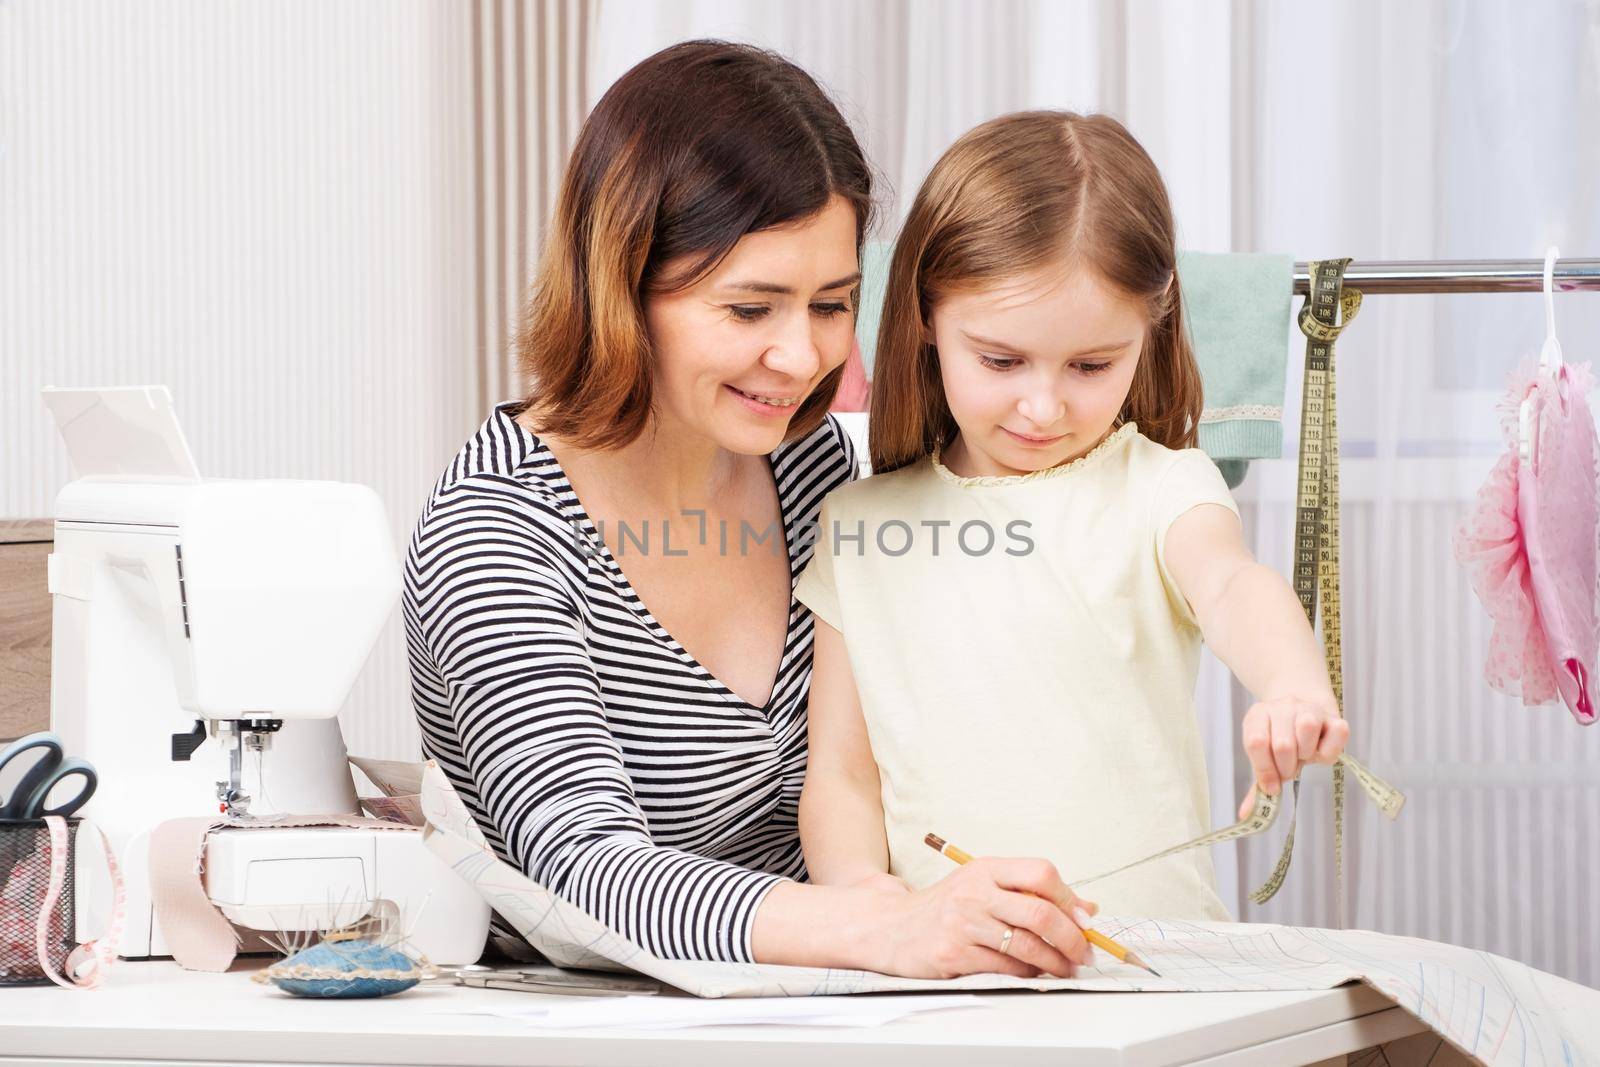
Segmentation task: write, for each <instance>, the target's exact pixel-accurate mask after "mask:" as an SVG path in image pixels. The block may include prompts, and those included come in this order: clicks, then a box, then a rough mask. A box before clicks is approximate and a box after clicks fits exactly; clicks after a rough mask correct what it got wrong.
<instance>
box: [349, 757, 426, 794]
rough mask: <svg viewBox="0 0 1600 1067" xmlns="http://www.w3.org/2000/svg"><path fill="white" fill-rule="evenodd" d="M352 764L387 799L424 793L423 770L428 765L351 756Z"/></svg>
mask: <svg viewBox="0 0 1600 1067" xmlns="http://www.w3.org/2000/svg"><path fill="white" fill-rule="evenodd" d="M350 762H351V763H353V764H355V765H356V768H357V769H358V770H360V771H361V773H362V774H364V775H366V776H367V777H368V778H369V779H370V780H371V781H372V784H373V785H375V786H377V787H378V788H379V789H381V790H382V791H383V795H384V796H386V797H414V796H416V795H417V794H418V793H420V792H422V777H423V773H424V771H423V769H424V768H425V767H427V766H428V765H427V764H426V763H407V762H405V761H404V760H390V759H367V758H365V757H364V756H351V757H350Z"/></svg>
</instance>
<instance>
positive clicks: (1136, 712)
mask: <svg viewBox="0 0 1600 1067" xmlns="http://www.w3.org/2000/svg"><path fill="white" fill-rule="evenodd" d="M1174 264H1175V248H1174V238H1173V222H1172V211H1171V208H1170V206H1169V204H1168V201H1167V194H1166V190H1165V188H1164V186H1163V184H1162V181H1161V177H1160V175H1159V174H1158V173H1157V171H1156V168H1155V165H1154V164H1153V163H1152V162H1151V160H1150V158H1149V156H1148V155H1146V154H1145V152H1144V150H1143V149H1142V148H1141V147H1140V146H1139V145H1138V143H1137V142H1135V141H1134V139H1133V138H1132V137H1131V136H1130V135H1129V134H1128V132H1127V130H1125V129H1124V128H1123V127H1122V126H1121V125H1120V124H1119V123H1117V122H1116V121H1115V120H1113V119H1111V118H1108V117H1105V116H1090V117H1083V116H1079V115H1074V114H1069V113H1065V112H1046V111H1038V112H1027V113H1022V114H1015V115H1008V116H1005V117H1003V118H1000V119H996V120H994V121H992V122H989V123H986V124H985V125H983V126H980V127H978V128H977V129H975V130H973V131H971V132H970V133H968V134H967V135H966V136H965V137H963V138H962V139H961V140H960V141H958V142H957V143H956V144H955V145H954V146H952V147H951V148H950V150H949V151H948V152H946V153H945V155H944V157H943V158H942V159H941V160H940V161H939V162H938V164H937V165H936V166H935V167H934V169H933V172H932V173H931V174H930V175H929V176H928V179H927V181H926V182H924V184H923V186H922V189H921V191H920V193H919V194H918V196H917V200H916V203H915V204H914V205H913V207H912V209H911V213H910V216H909V218H908V219H907V221H906V224H905V228H904V230H903V232H902V233H901V236H900V239H899V241H898V243H897V246H896V248H895V253H894V258H893V261H892V265H891V269H890V274H889V283H888V290H887V295H886V298H885V306H884V314H883V325H882V328H881V332H880V340H879V346H878V357H877V364H876V368H875V370H876V376H875V380H874V383H873V395H872V406H871V410H872V421H871V431H870V444H871V454H872V465H873V469H874V472H875V473H874V475H873V476H872V477H871V478H868V479H866V480H864V481H861V482H857V483H854V484H852V485H847V486H844V487H843V488H840V489H838V490H836V491H834V492H833V493H832V494H831V495H829V497H828V498H827V500H826V501H825V503H824V505H823V508H822V513H821V517H820V528H821V536H820V538H819V541H818V544H817V547H816V552H815V555H814V557H813V561H812V563H811V564H810V566H809V567H808V569H807V570H806V571H805V573H804V575H803V576H802V577H801V579H800V582H799V584H798V587H797V589H796V594H795V595H796V596H797V597H798V598H799V599H800V600H801V601H803V602H804V603H805V604H806V605H807V606H809V607H810V608H811V609H812V611H813V613H814V614H815V616H816V619H817V625H816V658H815V666H814V673H813V676H812V686H811V703H810V725H809V729H810V739H811V745H810V763H809V765H808V769H807V774H806V779H805V786H804V791H803V795H802V798H801V807H800V830H801V840H802V843H803V847H804V852H805V858H806V863H807V866H808V869H809V871H810V875H811V877H812V879H813V880H814V881H817V882H821V883H833V884H871V885H877V886H888V887H895V886H899V885H902V884H904V885H905V886H909V887H910V888H915V889H920V888H923V887H925V886H927V885H929V884H931V883H933V882H936V881H938V880H939V879H941V878H943V877H944V876H946V875H947V874H949V873H950V872H951V870H952V869H953V865H952V864H951V863H950V861H949V860H947V859H945V858H944V857H943V856H941V855H939V854H938V853H936V852H934V851H933V850H932V849H930V848H928V847H927V846H926V845H925V844H924V843H923V838H924V835H926V834H928V833H930V832H932V833H936V834H939V835H940V836H942V837H944V838H946V839H948V840H949V841H951V842H952V843H955V844H957V845H960V846H961V847H963V848H965V849H966V850H967V851H969V852H974V853H986V854H990V855H997V856H1006V855H1017V856H1036V857H1043V858H1046V859H1048V860H1050V861H1051V862H1053V863H1054V865H1055V866H1056V868H1058V869H1059V872H1060V875H1061V877H1062V879H1063V880H1065V881H1066V882H1068V883H1071V882H1072V881H1073V880H1075V879H1079V878H1084V877H1088V876H1090V875H1093V874H1098V873H1100V872H1102V871H1106V870H1111V869H1113V868H1116V867H1119V866H1121V865H1122V864H1124V863H1127V862H1130V861H1132V860H1135V859H1139V858H1141V857H1142V856H1145V855H1148V854H1149V853H1151V852H1154V851H1158V850H1160V849H1161V848H1164V847H1166V846H1169V845H1173V844H1176V843H1178V842H1181V841H1184V840H1187V839H1188V838H1191V837H1194V836H1197V835H1199V834H1201V833H1203V832H1205V830H1206V829H1208V828H1209V825H1210V819H1209V813H1208V805H1207V784H1206V769H1205V763H1204V760H1203V758H1202V753H1201V744H1200V733H1199V728H1198V725H1197V723H1196V720H1195V715H1194V710H1193V692H1194V680H1195V669H1196V662H1197V659H1198V656H1199V651H1200V642H1201V640H1202V638H1203V639H1204V640H1205V641H1206V642H1207V643H1208V644H1209V645H1210V646H1211V649H1212V651H1213V652H1215V653H1216V654H1217V656H1218V657H1219V658H1221V659H1222V660H1223V661H1224V662H1225V663H1227V664H1228V666H1229V667H1230V668H1231V669H1232V670H1233V672H1234V673H1235V675H1236V676H1237V677H1238V678H1239V680H1240V681H1241V682H1242V683H1243V684H1244V685H1245V686H1246V687H1248V688H1249V689H1250V691H1251V692H1252V693H1254V694H1255V696H1256V698H1257V700H1258V701H1259V703H1257V704H1255V706H1254V707H1252V708H1251V710H1250V712H1249V713H1248V715H1247V716H1246V717H1245V720H1244V723H1243V740H1244V747H1245V750H1246V752H1247V753H1248V754H1249V756H1250V759H1251V763H1252V766H1253V769H1254V772H1255V776H1256V782H1257V788H1261V789H1264V790H1266V791H1267V792H1268V793H1276V792H1277V791H1278V789H1279V788H1280V786H1281V784H1282V783H1283V782H1284V781H1288V780H1290V779H1292V778H1294V777H1295V776H1296V775H1297V774H1298V773H1299V770H1300V768H1301V766H1302V765H1304V764H1305V763H1310V762H1317V763H1329V762H1332V761H1333V759H1334V758H1335V757H1336V756H1337V755H1338V753H1339V752H1340V751H1341V750H1342V749H1343V747H1344V744H1345V741H1346V739H1347V735H1348V727H1347V726H1346V724H1345V722H1344V720H1343V719H1341V718H1340V717H1339V709H1338V707H1337V706H1336V704H1335V702H1334V698H1333V694H1332V691H1331V688H1330V687H1329V684H1328V677H1327V673H1326V670H1325V668H1324V665H1323V659H1322V655H1321V651H1320V649H1319V647H1318V645H1317V642H1316V640H1315V638H1314V637H1313V636H1312V632H1311V629H1310V627H1309V626H1308V624H1307V622H1306V619H1305V616H1304V614H1303V613H1302V611H1301V608H1300V605H1299V602H1298V601H1297V600H1296V598H1295V596H1294V593H1293V591H1292V590H1291V589H1290V587H1289V585H1288V583H1287V582H1285V581H1284V580H1283V578H1282V577H1280V576H1279V575H1278V574H1277V573H1275V572H1273V571H1271V570H1269V569H1267V568H1266V567H1263V566H1261V565H1259V564H1257V563H1256V562H1255V561H1254V560H1253V558H1252V557H1251V555H1250V553H1249V551H1248V550H1247V549H1246V547H1245V545H1244V541H1243V537H1242V531H1241V527H1240V524H1239V519H1238V513H1237V510H1236V508H1235V506H1234V503H1233V500H1232V498H1231V497H1230V496H1229V494H1228V490H1227V487H1226V486H1225V485H1224V483H1223V480H1222V477H1221V475H1220V474H1219V473H1218V472H1217V469H1216V467H1215V466H1214V465H1213V464H1212V463H1211V461H1210V459H1208V458H1207V457H1206V456H1205V454H1204V453H1202V452H1200V451H1198V450H1196V449H1195V448H1194V447H1193V445H1194V441H1195V430H1196V427H1197V426H1198V424H1199V419H1200V410H1201V394H1200V378H1199V374H1198V371H1197V370H1196V367H1195V362H1194V358H1193V354H1192V352H1191V351H1190V347H1189V343H1188V341H1187V339H1186V337H1185V332H1184V326H1183V310H1182V299H1181V294H1180V291H1179V286H1178V279H1177V276H1176V273H1175V271H1174ZM1252 803H1253V797H1251V798H1246V800H1245V804H1244V807H1243V808H1241V810H1245V809H1247V808H1248V807H1249V806H1250V805H1251V804H1252ZM1089 892H1090V895H1091V896H1093V897H1094V899H1095V901H1096V902H1098V904H1099V906H1100V909H1101V911H1102V912H1103V913H1106V914H1121V915H1131V916H1147V917H1158V918H1198V919H1226V918H1227V917H1228V913H1227V911H1226V909H1225V908H1224V907H1223V904H1222V901H1221V900H1220V899H1219V898H1218V896H1217V891H1216V886H1215V880H1214V875H1213V872H1212V868H1211V860H1210V857H1209V856H1208V855H1207V854H1206V853H1205V852H1204V851H1203V850H1197V851H1193V852H1189V853H1185V854H1182V855H1179V856H1174V857H1171V858H1169V859H1166V860H1163V861H1160V862H1158V863H1152V864H1149V865H1146V866H1143V867H1140V868H1138V869H1136V870H1133V871H1130V872H1127V873H1126V874H1123V875H1120V876H1117V877H1114V878H1110V879H1106V880H1104V881H1101V882H1097V883H1095V884H1094V885H1093V886H1092V887H1090V889H1089ZM1080 921H1081V917H1080ZM1012 933H1013V931H1012V929H1011V928H1010V927H1009V926H1008V927H1006V928H1005V930H1004V932H1003V934H1002V938H1001V942H1002V948H1003V947H1004V946H1005V945H1008V944H1009V943H1010V942H1011V940H1012V938H1011V935H1012Z"/></svg>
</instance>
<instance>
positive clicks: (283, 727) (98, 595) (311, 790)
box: [44, 386, 489, 963]
mask: <svg viewBox="0 0 1600 1067" xmlns="http://www.w3.org/2000/svg"><path fill="white" fill-rule="evenodd" d="M44 400H45V403H46V405H47V406H48V407H49V408H50V410H51V412H52V413H53V414H54V416H55V419H56V424H57V426H58V427H59V428H60V431H61V436H62V438H63V439H64V440H65V442H66V446H67V451H68V453H69V454H70V456H71V458H72V463H73V467H74V468H75V472H76V475H77V480H76V481H73V482H71V483H70V484H68V485H67V486H66V487H65V488H64V489H62V490H61V492H60V494H59V495H58V496H57V497H56V514H55V520H56V521H55V548H54V552H53V553H52V555H51V556H50V560H49V578H50V592H51V594H52V595H53V604H54V615H53V631H52V642H53V648H52V658H51V694H50V705H51V706H50V719H51V728H52V729H53V730H55V732H56V733H57V734H59V735H60V736H61V739H62V741H63V742H64V744H65V747H66V749H67V751H68V752H70V753H71V754H72V755H75V756H81V757H84V758H86V759H88V760H89V761H90V762H91V763H93V764H94V765H95V768H96V770H97V771H98V773H99V779H100V786H99V790H98V792H96V794H95V795H94V798H93V799H92V800H91V801H90V802H89V804H88V805H87V806H86V807H85V808H84V810H83V811H82V812H81V814H82V815H84V816H85V817H86V818H89V819H91V820H92V821H93V822H94V823H95V824H97V825H98V826H100V827H101V828H102V829H103V830H104V831H105V833H106V835H107V836H108V837H109V838H110V841H111V845H112V847H113V848H114V849H115V850H116V852H117V855H118V857H119V860H120V862H121V864H122V867H123V873H124V877H125V879H126V882H127V892H128V897H127V900H128V922H127V927H126V931H125V933H124V935H123V940H122V945H121V949H120V955H122V956H124V957H129V958H134V957H145V956H163V955H168V954H169V953H168V952H167V951H166V946H165V943H164V941H163V938H162V934H161V930H160V927H159V924H158V923H157V922H156V921H155V918H154V913H153V906H152V903H151V899H150V889H149V887H150V878H149V849H148V844H149V835H150V831H151V830H152V829H154V828H155V827H156V826H157V825H158V824H160V823H162V822H164V821H166V820H167V819H171V818H177V817H183V816H206V815H213V816H215V815H218V814H219V813H220V812H222V811H226V812H228V813H230V814H232V815H234V816H239V817H244V818H250V817H260V816H265V815H273V814H279V813H289V814H295V815H312V814H316V815H325V814H337V815H356V814H359V808H358V804H357V801H356V796H355V790H354V786H353V784H352V780H351V774H350V769H349V765H348V764H347V762H346V753H345V747H344V740H343V737H342V735H341V734H340V732H339V724H338V721H337V719H336V718H335V716H336V715H337V714H338V711H339V708H340V706H341V705H342V704H343V703H344V700H345V697H346V696H347V695H348V693H349V691H350V688H351V685H352V684H353V683H354V682H355V680H356V676H357V675H358V674H359V673H360V671H361V667H362V665H363V664H364V663H365V662H366V659H367V655H368V653H369V652H370V650H371V648H372V645H373V642H374V641H375V640H376V639H377V636H378V634H379V631H380V630H381V629H382V628H383V625H384V623H385V622H386V621H387V619H388V617H389V614H390V612H391V611H393V609H394V604H395V600H396V599H397V596H398V592H399V573H400V568H399V564H398V561H397V560H396V558H395V554H394V548H393V545H392V543H391V540H390V538H391V534H390V531H389V524H388V521H387V518H386V516H385V514H384V508H383V504H382V502H381V501H379V499H378V496H377V494H375V493H374V492H373V491H372V490H371V489H369V488H367V487H365V486H361V485H351V484H346V483H341V482H315V481H289V480H267V479H260V480H230V479H213V478H205V479H202V478H201V477H200V474H199V470H198V468H197V467H196V465H195V462H194V459H193V457H192V455H191V454H190V452H189V447H188V444H187V442H186V441H185V440H184V436H183V432H182V430H181V428H180V427H179V425H178V420H177V417H176V415H175V413H174V411H173V408H172V398H171V395H170V394H169V393H168V392H167V390H166V388H165V387H164V386H162V387H150V388H126V389H46V390H44ZM395 713H396V714H402V713H403V709H398V708H397V709H395ZM208 736H209V737H210V738H214V739H215V741H214V742H208V741H207V738H208ZM83 854H84V855H85V856H90V855H92V853H91V852H90V851H89V850H87V849H85V850H83ZM79 866H80V874H79V878H80V884H79V892H78V900H79V904H80V907H79V923H80V930H86V931H90V932H95V933H98V932H100V931H103V930H104V928H105V924H106V919H107V915H106V911H107V909H108V907H109V902H110V892H109V885H108V883H106V882H105V876H104V875H101V874H99V873H98V868H99V867H100V866H103V865H101V864H94V863H91V862H87V861H85V862H83V863H80V865H79ZM204 877H205V885H206V891H207V893H208V895H209V896H210V897H211V899H212V901H213V903H215V904H216V905H217V906H218V907H219V908H220V909H221V910H222V912H223V914H225V915H226V916H227V917H228V918H229V920H230V921H232V922H234V923H236V924H238V925H240V926H244V927H248V928H251V929H256V930H261V931H266V932H269V933H270V932H274V931H280V932H290V931H303V930H315V929H327V928H330V927H334V926H339V925H343V924H345V923H348V922H351V921H354V920H355V919H358V918H361V917H362V916H364V915H366V914H368V913H369V911H372V910H373V909H376V908H380V907H383V908H384V910H386V911H387V910H389V909H388V908H387V907H385V906H383V905H380V904H379V903H378V902H379V901H380V900H387V901H390V902H392V903H393V904H394V905H395V906H396V907H397V908H398V910H399V914H400V921H401V923H402V926H403V927H404V928H405V929H408V930H410V942H411V944H413V945H414V946H416V947H417V948H418V949H420V950H421V951H422V952H424V953H425V954H426V955H427V956H428V958H429V959H431V960H432V961H433V962H435V963H470V962H473V961H474V960H476V959H477V958H478V956H479V955H480V954H481V953H482V950H483V945H484V939H485V937H486V934H487V931H488V915H489V909H488V905H487V903H485V901H484V900H483V899H482V897H481V896H479V895H478V893H477V892H476V891H475V890H474V889H473V888H472V887H471V886H470V885H469V884H468V883H467V882H466V881H465V880H464V879H462V878H460V877H458V876H457V875H456V874H455V872H453V871H451V870H450V869H449V868H448V867H447V866H446V865H445V864H444V863H443V862H442V861H441V860H439V859H438V858H437V857H435V856H434V855H433V854H432V853H431V852H430V851H429V850H428V849H427V848H426V847H425V846H424V845H423V843H422V835H421V834H419V833H414V832H406V831H399V832H396V831H383V830H370V829H354V828H327V827H320V828H314V829H273V830H234V829H224V830H217V831H213V832H212V833H211V834H210V837H209V839H208V842H207V847H206V866H205V876H204ZM96 882H98V883H99V884H94V883H96Z"/></svg>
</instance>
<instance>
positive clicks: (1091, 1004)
mask: <svg viewBox="0 0 1600 1067" xmlns="http://www.w3.org/2000/svg"><path fill="white" fill-rule="evenodd" d="M265 965H266V961H264V960H260V959H251V960H243V961H240V962H239V963H236V964H235V965H234V969H233V970H232V971H230V972H229V973H227V974H199V973H195V972H189V971H183V970H180V969H179V968H178V967H177V966H176V965H175V964H172V963H167V962H128V961H123V962H120V963H118V964H117V965H116V966H115V967H114V968H113V970H112V972H111V974H110V976H109V978H108V980H107V982H106V984H105V986H103V987H102V988H100V989H98V990H93V991H68V990H64V989H58V988H55V987H53V986H49V987H44V986H38V987H14V988H3V987H0V1064H13V1065H14V1064H29V1065H40V1067H42V1065H45V1064H49V1065H51V1067H76V1065H87V1064H116V1065H118V1067H128V1065H132V1064H150V1063H157V1062H159V1063H172V1062H181V1063H186V1064H191V1065H195V1064H219V1065H220V1064H291V1063H293V1064H461V1065H475V1067H476V1065H502V1064H519V1065H520V1064H585V1065H589V1064H592V1065H611V1064H651V1065H662V1067H670V1065H678V1064H681V1065H685V1067H689V1065H692V1067H721V1065H727V1067H747V1065H749V1064H752V1063H756V1064H759V1065H760V1067H786V1065H790V1064H793V1065H797V1067H845V1065H848V1064H857V1063H862V1064H869V1063H870V1064H908V1065H918V1067H921V1065H935V1064H941V1065H942V1064H1066V1063H1071V1064H1073V1065H1079V1064H1082V1065H1085V1067H1090V1065H1096V1064H1115V1065H1128V1067H1133V1065H1147V1064H1173V1063H1203V1064H1208V1065H1221V1064H1228V1065H1231V1067H1255V1065H1261V1067H1265V1065H1268V1064H1273V1065H1276V1064H1290V1063H1296V1064H1298V1063H1313V1062H1317V1061H1321V1060H1324V1059H1328V1058H1332V1057H1340V1056H1342V1055H1343V1054H1344V1053H1347V1052H1353V1051H1356V1050H1358V1049H1362V1048H1366V1047H1368V1046H1371V1045H1375V1044H1378V1043H1379V1042H1383V1041H1392V1040H1397V1039H1399V1038H1403V1037H1407V1036H1409V1035H1412V1034H1415V1033H1418V1032H1420V1031H1421V1030H1422V1029H1423V1026H1422V1024H1421V1023H1419V1022H1417V1020H1416V1019H1415V1017H1413V1016H1411V1015H1409V1014H1407V1013H1406V1012H1405V1011H1403V1010H1402V1009H1400V1008H1397V1007H1395V1006H1394V1005H1393V1004H1392V1002H1390V1001H1389V1000H1387V999H1386V998H1384V997H1383V996H1381V995H1380V994H1378V993H1376V992H1374V991H1373V990H1371V989H1369V988H1367V987H1365V986H1346V987H1344V988H1341V989H1333V990H1323V991H1318V992H1298V993H993V994H981V997H982V1000H983V1002H984V1006H983V1007H981V1008H972V1009H963V1010H955V1011H948V1012H934V1013H930V1014H925V1015H917V1016H911V1017H908V1018H905V1019H900V1020H897V1021H895V1022H892V1023H889V1024H887V1025H885V1026H882V1027H878V1028H875V1029H843V1028H838V1029H824V1028H809V1027H791V1026H739V1027H731V1026H727V1027H704V1028H697V1029H690V1030H675V1031H654V1032H646V1031H611V1032H608V1031H604V1030H563V1031H549V1030H537V1029H533V1028H531V1027H526V1026H523V1025H521V1024H518V1023H516V1022H513V1021H511V1020H506V1019H498V1018H494V1017H491V1016H463V1015H447V1014H439V1013H442V1012H446V1011H453V1010H461V1009H463V1008H473V1007H481V1006H483V1005H484V1004H499V1005H504V1004H507V1003H511V1004H515V1005H518V1006H521V1005H525V1004H528V1003H531V999H530V998H535V997H538V996H540V995H541V994H535V993H518V992H505V991H500V990H489V989H467V988H464V987H461V986H458V985H455V984H454V983H453V982H448V981H440V982H435V983H425V984H424V985H422V986H419V987H417V988H415V989H412V990H410V991H408V992H406V993H402V994H400V995H399V996H396V997H391V998H387V999H380V1000H351V1001H317V1000H302V999H298V998H294V997H290V996H288V995H287V994H284V993H281V992H279V991H278V990H276V989H274V988H272V987H270V986H263V985H259V984H257V983H255V982H252V981H250V972H251V971H254V970H256V969H258V968H260V967H263V966H265ZM508 998H509V1000H508Z"/></svg>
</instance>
